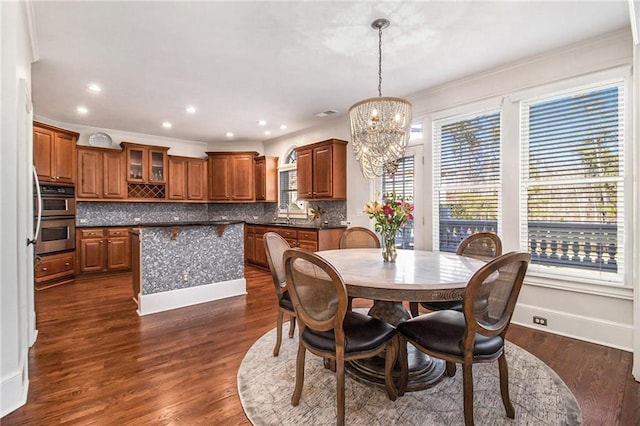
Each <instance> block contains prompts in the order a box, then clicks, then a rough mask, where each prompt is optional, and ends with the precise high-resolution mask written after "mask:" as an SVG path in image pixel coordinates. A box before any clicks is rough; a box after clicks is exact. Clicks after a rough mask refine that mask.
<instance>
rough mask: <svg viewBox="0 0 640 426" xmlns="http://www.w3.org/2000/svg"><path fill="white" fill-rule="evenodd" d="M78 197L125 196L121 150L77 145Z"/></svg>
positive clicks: (117, 197) (102, 197)
mask: <svg viewBox="0 0 640 426" xmlns="http://www.w3.org/2000/svg"><path fill="white" fill-rule="evenodd" d="M77 157H78V182H77V185H76V197H77V198H78V199H120V198H125V196H126V185H125V180H124V179H125V170H124V166H125V162H124V155H123V152H122V151H120V150H115V149H109V148H92V147H78V149H77Z"/></svg>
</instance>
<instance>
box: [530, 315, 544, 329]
mask: <svg viewBox="0 0 640 426" xmlns="http://www.w3.org/2000/svg"><path fill="white" fill-rule="evenodd" d="M533 323H534V324H538V325H542V326H544V327H546V326H547V319H546V318H542V317H537V316H534V317H533Z"/></svg>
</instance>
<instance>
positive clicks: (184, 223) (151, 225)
mask: <svg viewBox="0 0 640 426" xmlns="http://www.w3.org/2000/svg"><path fill="white" fill-rule="evenodd" d="M238 223H244V221H242V220H196V221H193V220H192V221H188V220H184V221H182V220H176V221H173V222H151V223H146V222H136V223H133V224H118V225H104V226H96V225H85V224H80V225H77V226H76V228H122V227H135V228H163V227H170V226H218V225H235V224H238Z"/></svg>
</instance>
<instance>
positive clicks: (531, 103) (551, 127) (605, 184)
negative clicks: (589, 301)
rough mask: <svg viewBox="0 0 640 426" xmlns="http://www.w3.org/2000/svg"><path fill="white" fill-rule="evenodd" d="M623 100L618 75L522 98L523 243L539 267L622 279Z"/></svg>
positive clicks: (558, 271) (552, 270) (615, 279)
mask: <svg viewBox="0 0 640 426" xmlns="http://www.w3.org/2000/svg"><path fill="white" fill-rule="evenodd" d="M623 107H624V86H623V82H622V81H618V82H614V83H609V84H601V85H598V86H592V87H588V88H582V89H580V90H575V91H571V92H565V93H562V94H559V95H555V96H550V97H545V98H537V99H532V100H527V101H523V102H521V132H522V134H521V139H522V163H521V164H522V177H523V181H522V190H521V194H522V197H523V199H522V202H521V206H522V212H521V215H522V218H521V219H522V220H521V223H522V226H523V229H522V238H523V241H522V246H523V248H525V249H526V250H528V251H530V252H531V255H532V258H531V261H532V263H533V264H537V265H538V267H537V270H540V271H544V272H551V273H560V274H569V275H576V274H577V275H587V276H589V275H593V273H594V272H596V273H597V275H598V277H600V278H603V279H606V280H608V281H621V280H622V273H623V269H624V268H623V267H624V265H623V259H624V255H623V254H624V253H623V251H624V250H623V248H624V220H623V219H624V179H623V177H624V137H623V136H624V110H623ZM587 271H592V272H587Z"/></svg>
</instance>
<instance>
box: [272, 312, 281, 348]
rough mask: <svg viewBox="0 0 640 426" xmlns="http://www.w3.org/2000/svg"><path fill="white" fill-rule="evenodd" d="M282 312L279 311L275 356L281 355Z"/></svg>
mask: <svg viewBox="0 0 640 426" xmlns="http://www.w3.org/2000/svg"><path fill="white" fill-rule="evenodd" d="M282 317H283V314H282V311H278V321H277V323H276V346H275V347H274V348H273V356H278V353H280V343H282Z"/></svg>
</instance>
